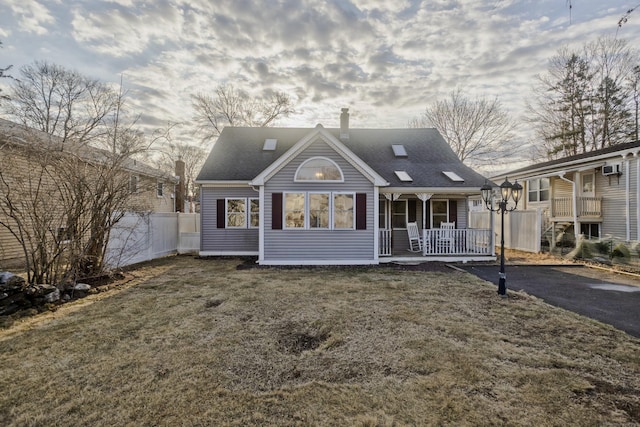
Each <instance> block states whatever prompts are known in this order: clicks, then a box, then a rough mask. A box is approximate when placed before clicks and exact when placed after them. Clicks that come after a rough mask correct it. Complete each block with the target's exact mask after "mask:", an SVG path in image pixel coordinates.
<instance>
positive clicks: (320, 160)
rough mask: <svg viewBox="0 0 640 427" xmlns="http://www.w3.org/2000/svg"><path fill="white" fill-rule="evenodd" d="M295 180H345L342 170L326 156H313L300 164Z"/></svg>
mask: <svg viewBox="0 0 640 427" xmlns="http://www.w3.org/2000/svg"><path fill="white" fill-rule="evenodd" d="M295 181H333V182H343V181H344V178H343V176H342V171H341V170H340V168H339V167H338V165H336V164H335V163H334V162H333V161H332V160H330V159H327V158H326V157H313V158H311V159H309V160H307V161H305V162H304V163H302V164H301V165H300V167H299V168H298V170H297V171H296V175H295Z"/></svg>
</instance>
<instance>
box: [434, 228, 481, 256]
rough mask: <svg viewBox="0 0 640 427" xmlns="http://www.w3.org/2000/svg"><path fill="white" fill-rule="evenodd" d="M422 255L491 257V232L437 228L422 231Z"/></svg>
mask: <svg viewBox="0 0 640 427" xmlns="http://www.w3.org/2000/svg"><path fill="white" fill-rule="evenodd" d="M422 233H423V240H422V241H423V245H422V253H423V255H425V256H429V255H491V251H492V248H491V230H485V229H471V228H467V229H459V230H441V229H439V228H435V229H428V230H422Z"/></svg>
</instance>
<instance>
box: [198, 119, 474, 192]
mask: <svg viewBox="0 0 640 427" xmlns="http://www.w3.org/2000/svg"><path fill="white" fill-rule="evenodd" d="M312 131H313V129H309V128H276V127H272V128H269V127H263V128H255V127H254V128H249V127H226V128H224V130H223V131H222V133H221V135H220V137H219V138H218V140H217V141H216V143H215V144H214V146H213V148H212V150H211V153H210V154H209V157H208V158H207V160H206V161H205V163H204V166H203V167H202V169H201V171H200V173H199V174H198V178H197V179H196V181H197V182H200V183H204V182H215V181H243V182H249V181H251V180H252V179H253V178H255V177H256V176H258V175H259V174H260V173H261V172H262V171H264V170H265V169H266V168H267V167H268V166H269V165H270V164H272V163H273V162H275V161H276V160H278V159H279V158H280V157H281V156H282V155H284V154H285V153H286V152H287V151H288V150H289V149H290V148H292V147H293V146H294V145H295V144H296V143H297V142H298V141H300V140H301V139H302V138H304V137H305V136H307V135H308V134H309V133H311V132H312ZM325 131H327V132H329V133H330V134H331V135H332V136H333V137H335V138H336V139H337V140H340V138H339V136H340V129H338V128H327V129H325ZM266 139H277V146H276V149H275V150H273V151H265V150H263V145H264V142H265V140H266ZM341 143H342V144H344V146H345V147H347V148H348V149H349V150H350V151H351V152H353V153H354V154H355V155H356V156H358V157H359V158H360V160H362V161H363V162H364V163H366V164H367V165H369V166H370V167H371V168H372V169H373V170H374V171H375V172H376V173H378V174H379V175H380V176H381V177H383V178H384V179H385V180H386V181H387V182H389V186H390V187H409V188H459V189H471V188H473V189H476V188H479V187H481V186H482V185H483V184H484V182H485V178H484V177H483V176H482V175H480V174H478V173H477V172H475V171H473V170H472V169H471V168H469V167H467V166H465V165H464V164H463V163H462V162H461V161H460V160H459V159H458V157H457V156H456V154H455V153H454V152H453V150H452V149H451V147H449V145H448V144H447V143H446V141H445V140H444V139H443V138H442V136H441V135H440V133H439V132H438V131H437V130H435V129H349V139H348V140H343V141H341ZM394 144H400V145H403V146H404V148H405V150H406V152H407V156H406V157H405V156H401V157H397V156H395V155H394V152H393V149H392V145H394ZM395 171H405V172H407V174H409V176H410V177H411V178H412V181H411V182H403V181H401V180H400V179H399V178H398V177H397V175H396V173H395ZM443 172H453V173H455V174H456V175H458V176H459V177H460V178H461V179H462V180H463V181H454V180H452V179H451V178H449V177H447V175H445V174H444V173H443Z"/></svg>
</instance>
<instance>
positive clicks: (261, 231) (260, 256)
mask: <svg viewBox="0 0 640 427" xmlns="http://www.w3.org/2000/svg"><path fill="white" fill-rule="evenodd" d="M258 198H259V199H260V219H259V221H260V225H259V227H258V228H259V231H258V262H260V261H262V260H264V224H265V218H264V216H265V215H264V206H265V203H264V185H261V186H260V195H259V196H258ZM272 209H273V207H272Z"/></svg>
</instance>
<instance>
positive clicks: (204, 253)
mask: <svg viewBox="0 0 640 427" xmlns="http://www.w3.org/2000/svg"><path fill="white" fill-rule="evenodd" d="M198 255H199V256H256V255H258V252H257V251H237V252H235V251H229V252H226V251H199V252H198Z"/></svg>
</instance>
